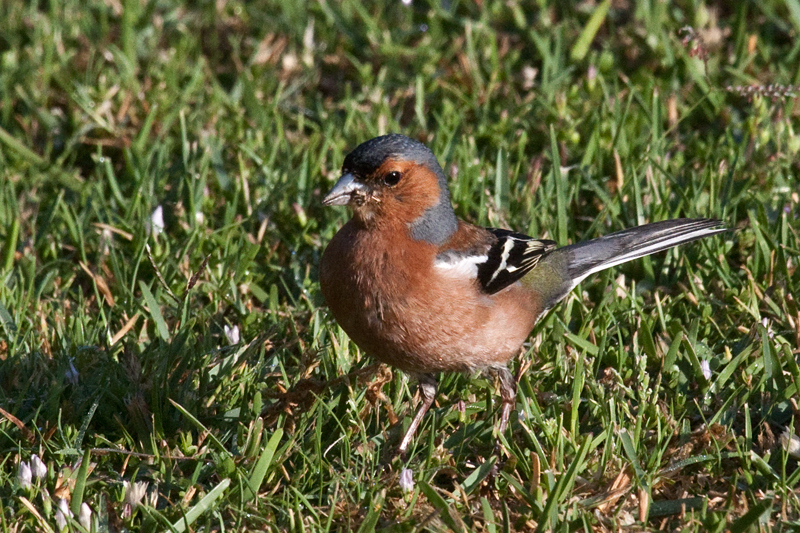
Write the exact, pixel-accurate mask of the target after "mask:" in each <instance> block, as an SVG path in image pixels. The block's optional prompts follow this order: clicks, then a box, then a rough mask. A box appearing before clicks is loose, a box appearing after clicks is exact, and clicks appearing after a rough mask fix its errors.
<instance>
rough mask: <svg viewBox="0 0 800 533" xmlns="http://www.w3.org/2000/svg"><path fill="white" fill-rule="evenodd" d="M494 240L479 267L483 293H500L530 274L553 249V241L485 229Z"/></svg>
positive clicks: (554, 245) (504, 230) (500, 230)
mask: <svg viewBox="0 0 800 533" xmlns="http://www.w3.org/2000/svg"><path fill="white" fill-rule="evenodd" d="M486 229H487V230H489V231H490V232H492V234H493V235H494V236H495V237H497V240H496V241H495V243H494V244H492V246H491V247H490V248H489V251H488V252H487V259H486V261H485V262H483V263H481V264H479V265H478V282H479V283H480V284H481V288H482V289H483V292H485V293H488V294H494V293H496V292H499V291H501V290H503V289H505V288H506V287H508V286H509V285H511V284H512V283H514V282H515V281H517V280H518V279H520V278H522V277H523V276H524V275H525V274H527V273H528V272H530V271H531V270H532V269H533V267H535V266H536V264H537V263H538V262H539V260H540V259H541V258H542V257H544V256H545V255H547V254H548V253H549V252H551V251H552V250H554V249H555V247H556V243H555V242H554V241H548V240H541V239H534V238H532V237H528V236H527V235H523V234H522V233H515V232H513V231H510V230H507V229H496V228H486Z"/></svg>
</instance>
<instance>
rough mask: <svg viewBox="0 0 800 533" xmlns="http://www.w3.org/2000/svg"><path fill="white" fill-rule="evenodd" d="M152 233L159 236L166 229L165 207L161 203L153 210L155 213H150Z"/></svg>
mask: <svg viewBox="0 0 800 533" xmlns="http://www.w3.org/2000/svg"><path fill="white" fill-rule="evenodd" d="M149 225H150V228H149V229H150V233H152V234H153V235H154V236H158V234H159V233H162V232H163V231H164V227H165V226H164V208H163V207H161V205H158V206H157V207H156V209H155V211H153V214H152V215H150V224H149Z"/></svg>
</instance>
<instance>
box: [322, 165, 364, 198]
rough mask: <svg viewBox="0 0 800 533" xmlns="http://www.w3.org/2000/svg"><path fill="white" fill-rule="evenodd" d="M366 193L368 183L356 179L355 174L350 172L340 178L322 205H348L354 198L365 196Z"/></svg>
mask: <svg viewBox="0 0 800 533" xmlns="http://www.w3.org/2000/svg"><path fill="white" fill-rule="evenodd" d="M366 195H367V187H366V185H364V184H363V183H361V182H359V181H356V178H355V176H353V174H351V173H350V172H348V173H347V174H344V175H343V176H342V177H341V178H339V181H337V182H336V185H334V186H333V189H331V192H329V193H328V196H326V197H325V199H324V200H322V205H347V204H349V203H350V202H351V201H352V200H353V199H354V198H364V197H365V196H366Z"/></svg>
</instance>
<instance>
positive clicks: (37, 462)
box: [31, 454, 47, 479]
mask: <svg viewBox="0 0 800 533" xmlns="http://www.w3.org/2000/svg"><path fill="white" fill-rule="evenodd" d="M31 470H32V471H33V477H35V478H36V479H41V478H43V477H45V476H47V465H46V464H44V462H43V461H42V460H41V459H39V456H38V455H36V454H33V455H32V456H31Z"/></svg>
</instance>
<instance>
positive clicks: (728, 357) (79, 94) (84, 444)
mask: <svg viewBox="0 0 800 533" xmlns="http://www.w3.org/2000/svg"><path fill="white" fill-rule="evenodd" d="M433 4H436V3H433ZM687 28H689V29H687ZM799 32H800V4H798V2H797V1H796V0H787V1H786V2H777V1H771V0H764V1H762V2H758V3H749V2H743V3H740V4H737V5H736V6H733V7H732V6H729V5H728V4H727V3H724V2H719V3H706V2H703V1H695V2H678V3H674V4H672V3H666V2H644V1H634V2H615V3H609V2H602V3H595V2H581V3H572V4H568V5H563V4H561V3H556V2H552V3H551V2H546V1H541V2H538V6H537V7H536V8H535V9H534V8H532V7H530V6H528V5H527V4H526V3H523V2H517V1H515V0H512V1H509V2H487V1H484V2H478V3H475V4H473V3H471V2H461V1H457V0H454V1H451V2H443V3H441V5H432V4H428V3H426V2H422V1H416V0H415V1H413V2H411V3H410V5H406V4H404V3H402V2H396V1H395V2H385V3H382V4H381V5H372V4H369V3H365V4H364V5H362V4H360V3H358V2H355V1H353V0H342V1H340V2H332V1H328V0H319V1H316V2H303V1H297V2H285V3H283V2H273V1H268V0H259V1H253V2H239V1H221V2H199V3H196V4H191V3H186V5H183V4H181V3H179V2H174V1H170V0H158V1H155V0H153V1H149V2H141V1H136V0H122V1H108V2H90V3H89V4H88V5H87V4H86V3H84V2H78V1H77V0H60V1H52V2H38V3H28V2H3V3H0V65H2V66H1V67H0V254H1V255H0V274H2V283H0V407H2V409H3V411H2V412H0V450H2V454H0V499H2V501H3V505H2V507H0V530H1V531H4V532H6V531H9V532H13V531H29V530H37V531H61V530H63V529H62V528H66V529H67V530H71V531H84V530H91V531H121V530H123V529H124V530H142V531H152V530H163V531H189V530H191V531H245V530H254V529H258V530H268V531H298V532H299V531H347V530H359V531H371V530H382V531H419V530H425V529H427V530H431V531H446V530H456V531H475V532H481V531H487V532H492V533H494V532H500V531H514V530H534V529H537V530H539V531H548V530H552V531H580V530H585V531H612V530H613V531H617V530H659V529H664V530H674V529H680V530H682V531H726V530H730V531H733V532H739V531H783V530H794V529H796V528H798V527H800V498H798V496H799V493H798V487H800V469H798V459H797V457H798V452H797V449H796V447H797V445H796V440H795V439H797V436H796V435H797V432H798V424H797V415H798V405H797V400H798V396H799V394H798V392H799V391H798V387H800V367H798V355H800V352H798V346H800V313H799V312H798V302H797V295H798V294H800V270H798V268H797V265H798V261H799V260H800V239H798V232H799V231H800V219H799V218H798V216H799V215H800V199H798V191H799V190H800V186H799V185H798V175H800V165H799V164H798V161H800V158H799V157H798V154H800V133H798V132H799V131H800V122H799V121H798V117H799V116H800V115H799V114H798V106H797V101H796V100H795V97H794V95H795V94H796V93H797V92H798V91H797V89H795V87H797V86H798V85H800V68H798V65H800V61H799V60H798V59H799V56H800V39H798V33H799ZM770 84H776V85H778V87H773V88H770V89H768V88H766V87H765V86H767V85H770ZM753 85H755V86H761V87H760V88H756V89H742V88H739V89H737V88H736V87H747V86H753ZM729 87H730V89H728V88H729ZM389 131H398V132H403V133H406V134H408V135H411V136H413V137H415V138H418V139H420V140H422V141H424V142H426V143H427V144H429V145H430V146H431V148H432V149H433V150H434V151H435V153H437V154H438V155H439V157H440V160H441V161H442V163H443V165H445V169H446V172H447V173H448V175H449V176H451V182H450V186H451V190H452V193H453V199H454V202H455V204H456V207H457V212H458V214H459V215H460V216H462V217H464V218H466V219H468V220H470V221H472V222H475V223H478V224H484V225H491V226H503V227H509V228H514V229H515V230H517V231H521V232H525V233H528V234H530V235H536V236H540V237H547V238H552V239H555V240H557V241H559V243H561V244H565V243H568V242H575V241H578V240H581V239H586V238H591V237H595V236H598V235H602V234H604V233H608V232H611V231H614V230H617V229H621V228H624V227H627V226H631V225H635V224H638V223H643V222H646V221H656V220H662V219H666V218H672V217H678V216H714V217H720V218H722V219H723V220H724V221H725V222H726V224H728V225H729V226H730V227H731V228H735V230H736V231H732V232H731V233H729V234H725V235H723V236H721V237H718V238H712V239H707V240H704V241H702V242H699V243H694V244H691V245H687V246H684V247H681V248H680V249H678V250H675V251H670V252H669V253H666V254H661V255H657V256H654V257H651V258H647V259H644V260H639V261H636V262H634V263H631V264H627V265H624V266H621V267H618V268H615V269H612V270H611V271H608V272H604V273H602V274H600V275H597V276H595V277H594V278H592V279H589V280H587V281H585V282H584V283H582V284H581V286H580V287H579V289H577V290H576V291H574V292H573V294H572V295H570V296H569V298H568V299H567V300H566V301H565V302H563V303H562V304H561V305H560V306H559V307H558V308H557V309H555V310H554V311H553V312H551V313H550V314H549V315H548V316H547V317H546V318H544V319H543V320H542V321H541V322H540V324H539V325H538V326H537V328H536V329H535V331H534V333H533V335H532V336H531V339H530V341H531V342H530V347H529V348H528V349H527V352H526V353H525V355H524V356H523V357H521V358H520V359H519V361H517V362H515V364H514V368H515V369H516V370H517V372H518V373H519V374H520V381H519V394H518V396H517V405H516V410H515V415H514V420H513V421H512V424H511V430H510V432H509V433H507V434H506V435H504V436H503V437H504V438H505V439H506V441H505V447H506V450H507V453H506V454H504V455H503V457H502V461H499V462H498V461H497V458H496V457H495V456H493V455H492V450H493V446H494V437H493V435H492V428H493V425H494V423H495V421H496V420H497V417H498V416H499V413H498V409H497V407H498V406H499V397H498V396H497V395H496V393H495V392H496V391H495V384H494V383H493V382H492V381H491V379H487V378H485V377H483V376H480V375H476V376H466V375H446V376H442V379H441V387H440V390H441V395H440V397H439V401H438V404H437V406H436V407H435V408H434V409H432V411H431V414H430V415H429V416H428V417H427V418H426V420H425V422H424V424H423V426H422V428H421V430H420V431H419V433H418V436H417V438H416V440H415V442H414V445H413V449H412V451H411V453H410V457H409V458H408V460H407V461H401V460H400V459H394V460H392V459H391V451H392V449H393V448H394V446H396V445H397V443H398V442H399V437H400V435H401V434H402V431H403V429H404V427H407V424H408V423H409V416H408V415H409V414H410V413H411V412H413V408H414V405H415V404H414V401H413V392H414V383H413V382H409V380H408V379H407V377H406V376H404V375H402V374H400V373H399V372H392V371H391V370H390V369H388V368H384V367H375V366H373V365H372V361H371V360H370V359H369V358H368V357H367V356H366V355H365V354H363V353H360V352H359V350H358V349H357V348H356V347H355V346H354V345H353V344H352V343H350V342H349V341H348V339H347V337H346V336H345V335H344V333H343V332H342V331H341V330H340V329H339V328H338V327H337V326H336V324H335V323H334V321H333V320H332V318H331V317H330V316H329V315H328V313H327V311H326V309H325V307H324V303H323V301H322V297H321V294H320V291H319V284H318V278H317V266H318V263H319V257H320V253H321V251H322V249H323V247H324V245H325V243H326V242H327V241H328V240H329V239H330V238H331V237H332V236H333V234H334V233H335V231H336V230H337V228H339V227H340V226H341V224H342V223H343V222H344V220H345V219H346V217H347V216H348V215H347V214H346V213H345V212H344V210H341V209H323V208H322V207H321V205H320V200H321V198H322V196H323V194H324V193H325V192H326V191H327V190H328V189H329V188H330V186H331V185H332V184H333V183H334V181H335V179H336V178H337V175H338V169H339V166H340V164H341V162H342V159H343V157H344V154H346V153H347V152H348V151H349V150H350V149H352V148H353V147H355V146H356V145H357V144H358V143H360V142H362V141H364V140H366V139H368V138H370V137H372V136H374V135H377V134H380V133H385V132H389ZM157 212H160V213H162V216H163V220H161V219H159V217H158V216H154V215H155V214H156V213H157ZM237 332H238V336H237V335H236V333H237ZM34 455H36V457H37V458H39V459H34V458H33V456H34ZM37 460H41V461H42V464H43V465H44V468H45V469H46V472H43V471H41V468H39V469H37V468H36V466H37V465H38V463H37ZM25 467H32V468H33V474H32V476H31V478H30V481H28V479H27V476H26V475H25V474H26V472H25ZM405 469H408V470H409V471H410V473H411V476H412V482H413V486H409V485H408V484H405V483H404V484H403V485H402V486H401V483H400V478H401V474H403V475H404V476H408V472H406V473H403V472H404V470H405ZM20 474H22V475H20ZM404 487H405V488H404ZM87 511H89V514H87ZM81 513H83V514H81Z"/></svg>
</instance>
